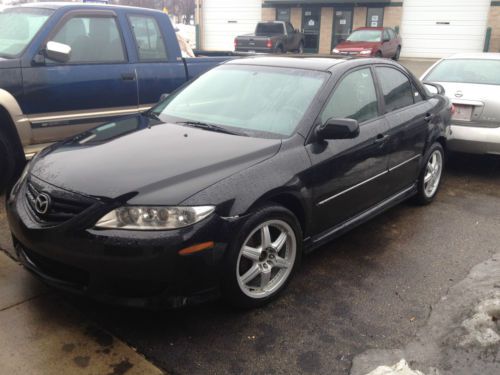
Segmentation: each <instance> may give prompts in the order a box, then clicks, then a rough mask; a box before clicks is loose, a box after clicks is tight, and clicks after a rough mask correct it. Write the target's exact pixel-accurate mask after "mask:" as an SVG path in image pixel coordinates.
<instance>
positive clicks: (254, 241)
mask: <svg viewBox="0 0 500 375" xmlns="http://www.w3.org/2000/svg"><path fill="white" fill-rule="evenodd" d="M296 256H297V239H296V236H295V233H294V231H293V229H292V228H291V226H290V225H289V224H288V223H286V222H285V221H283V220H269V221H266V222H264V223H262V224H260V225H259V226H257V227H256V228H255V229H254V230H253V231H252V232H251V233H250V235H249V236H248V237H247V238H246V240H245V241H244V242H243V245H242V246H241V248H240V253H239V255H238V261H237V263H236V279H237V281H238V285H239V287H240V289H241V291H242V292H243V293H244V294H245V295H247V296H248V297H251V298H255V299H260V298H265V297H268V296H270V295H271V294H273V293H275V292H276V291H278V290H279V289H280V288H281V287H282V286H283V284H285V282H286V281H287V279H288V278H289V276H290V274H291V272H292V269H293V266H294V263H295V258H296Z"/></svg>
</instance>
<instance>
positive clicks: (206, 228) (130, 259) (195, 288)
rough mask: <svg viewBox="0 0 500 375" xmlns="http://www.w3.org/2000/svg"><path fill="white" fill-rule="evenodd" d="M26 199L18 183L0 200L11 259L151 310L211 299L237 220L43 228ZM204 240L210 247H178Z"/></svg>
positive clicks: (58, 280)
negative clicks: (138, 227)
mask: <svg viewBox="0 0 500 375" xmlns="http://www.w3.org/2000/svg"><path fill="white" fill-rule="evenodd" d="M26 205H27V203H26V201H25V199H24V197H23V188H21V190H20V191H19V192H18V193H17V195H16V197H14V198H12V197H10V198H9V199H8V200H7V205H6V206H7V219H8V222H9V225H10V228H11V232H12V237H13V240H14V244H15V247H16V250H17V253H18V256H19V260H20V261H21V262H22V263H23V265H24V266H25V267H26V268H27V269H29V270H30V271H31V272H33V273H34V274H35V275H36V276H38V277H39V278H41V279H42V280H43V281H44V282H46V283H47V284H50V285H52V286H54V287H56V288H59V289H62V290H65V291H68V292H72V293H76V294H81V295H86V296H89V297H91V298H94V299H97V300H101V301H105V302H108V303H112V304H119V305H126V306H131V307H141V308H151V309H155V308H168V307H180V306H184V305H188V304H196V303H199V302H203V301H205V300H207V299H212V298H216V297H217V296H218V295H219V294H220V293H219V289H220V275H221V274H222V262H223V259H224V254H225V252H226V248H227V244H228V242H229V240H230V238H231V233H234V232H235V231H237V229H238V226H239V224H240V223H241V221H243V219H236V220H226V219H223V218H221V217H220V216H218V215H216V214H213V215H211V216H210V217H208V218H206V219H204V220H203V221H201V222H199V223H197V224H194V225H192V226H190V227H187V228H183V229H178V230H168V231H131V230H115V229H106V230H103V229H95V228H92V227H90V228H80V227H79V224H78V223H81V220H78V219H79V218H78V217H76V218H75V220H73V219H71V220H69V221H67V222H65V223H64V224H61V225H57V226H52V227H46V226H43V225H41V224H40V223H39V222H37V221H36V220H35V218H33V217H31V216H30V212H29V209H28V207H27V206H26ZM209 241H213V242H214V244H215V245H214V246H213V247H212V248H208V249H205V250H203V251H200V252H197V253H193V254H190V255H180V254H179V251H180V250H181V249H183V248H186V247H189V246H192V245H195V244H200V243H205V242H209Z"/></svg>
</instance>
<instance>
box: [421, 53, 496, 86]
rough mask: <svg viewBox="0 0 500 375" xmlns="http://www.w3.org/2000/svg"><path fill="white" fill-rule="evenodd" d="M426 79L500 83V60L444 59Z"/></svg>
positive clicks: (486, 83) (433, 80) (488, 83)
mask: <svg viewBox="0 0 500 375" xmlns="http://www.w3.org/2000/svg"><path fill="white" fill-rule="evenodd" d="M424 80H425V81H430V82H458V83H475V84H484V85H500V60H487V59H450V60H443V61H442V62H440V63H439V64H438V65H437V66H436V67H434V69H432V71H431V72H430V73H429V74H428V75H427V76H426V77H425V79H424Z"/></svg>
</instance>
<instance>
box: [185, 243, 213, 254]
mask: <svg viewBox="0 0 500 375" xmlns="http://www.w3.org/2000/svg"><path fill="white" fill-rule="evenodd" d="M214 246H215V242H214V241H208V242H203V243H199V244H196V245H193V246H189V247H186V248H184V249H182V250H179V255H189V254H194V253H197V252H200V251H203V250H206V249H211V248H212V247H214Z"/></svg>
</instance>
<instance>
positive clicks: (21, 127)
mask: <svg viewBox="0 0 500 375" xmlns="http://www.w3.org/2000/svg"><path fill="white" fill-rule="evenodd" d="M0 107H3V108H5V110H6V111H7V113H8V114H9V116H10V118H11V119H12V122H13V123H14V126H15V129H14V130H15V132H16V133H17V134H18V136H19V139H20V141H21V144H22V145H23V146H26V145H28V144H29V143H30V140H31V126H30V124H29V121H28V119H27V118H26V116H25V115H24V114H23V111H22V110H21V107H20V106H19V103H18V102H17V100H16V98H14V96H12V94H11V93H9V92H8V91H6V90H3V89H0ZM0 126H2V127H3V126H9V125H8V124H3V123H1V124H0Z"/></svg>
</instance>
